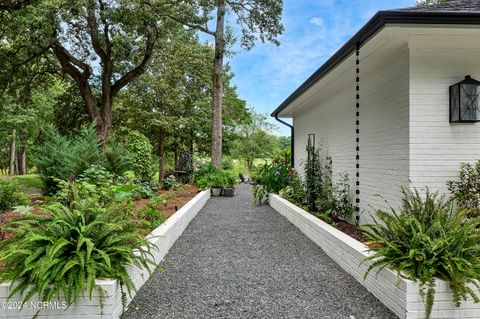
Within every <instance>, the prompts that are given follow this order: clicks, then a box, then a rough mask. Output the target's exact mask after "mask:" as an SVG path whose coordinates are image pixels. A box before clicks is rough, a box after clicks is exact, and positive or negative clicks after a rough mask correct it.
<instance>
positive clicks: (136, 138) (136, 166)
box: [126, 131, 153, 181]
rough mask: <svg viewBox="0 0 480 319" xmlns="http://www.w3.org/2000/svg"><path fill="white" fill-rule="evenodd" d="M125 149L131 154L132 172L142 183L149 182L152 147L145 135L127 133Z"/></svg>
mask: <svg viewBox="0 0 480 319" xmlns="http://www.w3.org/2000/svg"><path fill="white" fill-rule="evenodd" d="M126 139H127V147H128V150H129V151H130V152H131V153H132V154H133V163H132V164H133V170H134V171H135V174H136V175H137V177H138V178H140V179H141V180H144V181H148V180H150V176H151V169H150V165H151V163H152V151H153V147H152V144H150V141H149V140H148V138H147V137H145V135H143V134H141V133H139V132H136V131H129V132H128V134H127V137H126Z"/></svg>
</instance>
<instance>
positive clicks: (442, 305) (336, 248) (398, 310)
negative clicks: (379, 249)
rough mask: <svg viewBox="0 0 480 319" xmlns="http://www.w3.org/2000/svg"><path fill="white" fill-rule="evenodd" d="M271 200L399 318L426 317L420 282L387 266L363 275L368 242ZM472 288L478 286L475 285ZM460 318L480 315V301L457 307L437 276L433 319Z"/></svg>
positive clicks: (273, 197) (279, 200) (273, 196)
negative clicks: (363, 241) (401, 276)
mask: <svg viewBox="0 0 480 319" xmlns="http://www.w3.org/2000/svg"><path fill="white" fill-rule="evenodd" d="M269 203H270V206H271V207H272V208H273V209H275V210H276V211H277V212H279V213H280V214H281V215H283V216H285V217H286V218H287V219H288V220H289V221H290V222H291V223H292V224H294V225H295V226H296V227H298V228H299V229H300V231H301V232H302V233H304V234H305V235H306V236H307V237H309V238H310V239H311V240H312V241H313V242H314V243H315V244H317V245H318V246H320V247H321V248H322V249H323V251H324V252H325V253H326V254H327V255H328V256H329V257H330V258H332V259H333V260H334V261H335V262H336V263H337V264H338V265H339V266H340V267H342V268H343V269H344V270H345V271H346V272H348V273H349V274H350V275H352V276H353V277H354V278H355V279H356V280H357V281H358V282H360V283H361V284H362V285H363V286H364V287H365V288H366V289H367V290H368V291H370V292H371V293H372V294H373V295H375V297H377V298H378V299H379V300H380V301H381V302H382V303H383V304H384V305H385V306H386V307H388V308H389V309H390V310H392V311H393V312H394V313H395V314H396V315H397V316H398V317H399V318H402V319H423V318H425V311H424V309H425V305H424V303H423V301H422V298H421V296H420V293H419V287H418V284H417V283H415V282H413V281H410V280H405V279H401V278H398V276H397V274H396V273H395V272H393V271H392V270H390V269H387V268H385V269H383V270H381V271H380V272H378V273H376V271H375V270H373V271H372V272H371V273H370V274H369V275H368V276H367V277H366V278H365V279H364V275H365V272H366V270H367V268H368V267H369V265H370V264H371V262H363V261H364V260H365V258H366V257H368V256H370V252H369V251H368V247H367V246H366V245H364V244H363V243H361V242H359V241H357V240H355V239H353V238H352V237H350V236H348V235H346V234H344V233H343V232H341V231H339V230H338V229H336V228H334V227H332V226H330V225H329V224H327V223H325V222H323V221H321V220H320V219H318V218H316V217H315V216H313V215H312V214H310V213H308V212H306V211H304V210H303V209H301V208H299V207H297V206H295V205H294V204H292V203H290V202H289V201H287V200H285V199H283V198H281V197H280V196H278V195H276V194H270V196H269ZM472 289H474V290H475V288H474V287H472ZM460 318H465V319H467V318H468V319H474V318H476V319H478V318H480V304H474V303H473V300H467V301H466V302H462V305H461V306H460V307H459V308H456V307H455V306H454V304H453V301H452V293H451V290H450V288H449V286H448V283H447V282H445V281H442V280H437V287H436V295H435V303H434V305H433V311H432V316H431V319H460Z"/></svg>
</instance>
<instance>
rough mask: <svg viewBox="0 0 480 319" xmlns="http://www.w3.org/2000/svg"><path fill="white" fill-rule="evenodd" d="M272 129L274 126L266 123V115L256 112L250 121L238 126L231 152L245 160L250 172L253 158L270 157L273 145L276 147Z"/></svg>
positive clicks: (273, 148)
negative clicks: (237, 134)
mask: <svg viewBox="0 0 480 319" xmlns="http://www.w3.org/2000/svg"><path fill="white" fill-rule="evenodd" d="M273 130H274V126H272V125H271V124H270V123H268V121H267V117H266V116H265V115H262V114H257V113H254V114H253V116H252V121H251V122H250V123H246V124H244V125H241V126H240V128H239V138H238V139H237V140H236V141H235V144H234V147H233V150H232V154H233V155H234V156H235V157H237V158H241V159H243V160H245V163H246V164H247V167H248V170H249V171H250V172H251V171H252V170H253V162H254V160H255V159H258V158H266V157H271V156H272V154H273V152H274V150H275V147H278V145H277V138H276V137H275V136H274V135H273V134H272V133H273Z"/></svg>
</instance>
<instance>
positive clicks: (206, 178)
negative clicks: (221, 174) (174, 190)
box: [197, 174, 214, 190]
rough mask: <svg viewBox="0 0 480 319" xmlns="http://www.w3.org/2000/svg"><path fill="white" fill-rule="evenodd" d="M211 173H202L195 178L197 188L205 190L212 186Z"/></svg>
mask: <svg viewBox="0 0 480 319" xmlns="http://www.w3.org/2000/svg"><path fill="white" fill-rule="evenodd" d="M213 176H214V175H213V174H209V175H203V176H201V177H199V178H198V179H197V187H198V189H199V190H205V189H207V188H209V187H212V186H213Z"/></svg>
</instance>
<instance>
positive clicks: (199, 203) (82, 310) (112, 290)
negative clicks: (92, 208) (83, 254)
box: [0, 190, 210, 319]
mask: <svg viewBox="0 0 480 319" xmlns="http://www.w3.org/2000/svg"><path fill="white" fill-rule="evenodd" d="M209 198H210V191H209V190H208V191H203V192H201V193H200V194H198V195H197V196H195V198H193V199H192V200H191V201H190V202H188V203H187V204H186V205H185V206H183V207H182V208H181V209H180V210H179V211H178V212H176V213H175V214H174V215H172V216H171V217H170V218H169V219H167V221H166V222H165V223H163V224H162V225H160V226H159V227H157V228H156V229H154V230H153V231H152V233H150V235H149V237H150V238H149V240H150V241H151V242H152V243H153V244H154V245H155V246H156V247H157V248H158V250H156V251H154V252H153V255H154V259H155V262H156V263H157V264H159V263H160V262H161V260H162V259H163V258H164V257H165V255H166V254H167V253H168V251H169V249H170V248H171V247H172V245H173V244H174V243H175V241H176V240H177V239H178V237H180V235H181V234H182V233H183V231H184V230H185V229H186V228H187V226H188V224H189V223H190V222H191V221H192V219H193V218H194V217H195V216H196V215H197V213H198V212H199V211H200V210H201V209H202V207H203V206H204V205H205V203H206V202H207V200H208V199H209ZM151 269H152V270H153V269H154V266H151ZM129 274H130V278H131V279H132V281H133V282H134V284H135V286H136V287H137V290H138V289H140V288H141V287H142V286H143V284H144V283H145V282H146V281H147V280H148V279H149V278H150V274H149V272H148V271H147V270H140V269H139V268H137V267H131V268H130V269H129ZM97 284H98V285H100V286H101V287H102V288H103V289H104V290H105V291H106V294H107V296H106V297H105V300H104V308H103V314H102V313H101V308H100V299H99V297H98V293H97V292H96V291H94V294H93V298H92V300H88V299H87V298H83V299H81V300H79V302H78V303H77V304H74V305H72V306H71V307H70V308H68V309H67V310H62V309H43V310H41V311H40V313H39V315H38V318H67V319H77V318H89V319H90V318H91V319H97V318H102V319H117V318H119V317H120V315H121V313H122V301H121V292H120V286H119V283H118V282H117V281H115V280H97ZM8 295H9V284H6V283H5V284H1V285H0V319H1V318H16V319H30V318H32V316H33V315H34V314H35V313H36V312H37V310H34V309H25V310H22V311H20V310H18V309H5V307H4V303H5V302H7V297H8ZM131 299H132V298H130V297H128V298H127V304H129V303H130V301H131ZM21 300H22V298H21V296H16V297H13V298H11V299H10V301H11V302H20V301H21ZM34 300H37V299H35V298H34ZM55 301H56V300H55Z"/></svg>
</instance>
